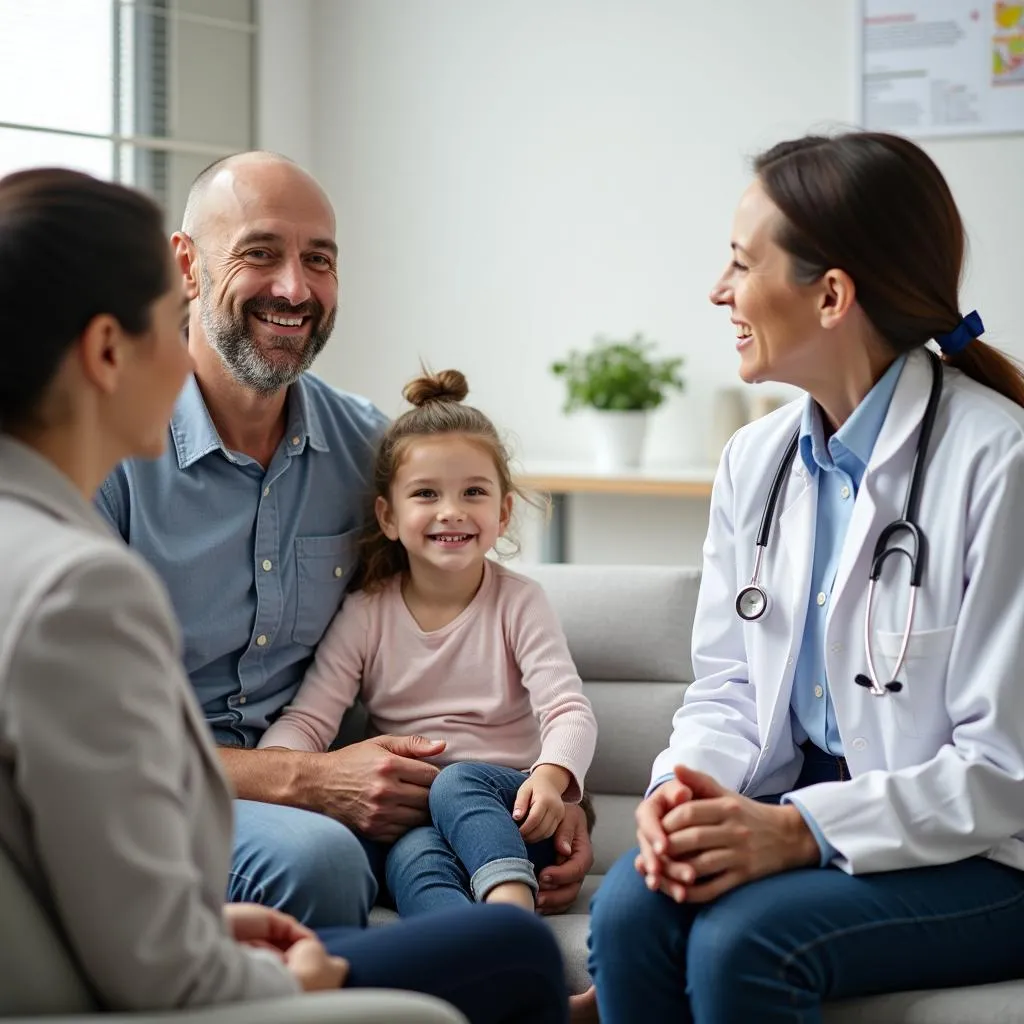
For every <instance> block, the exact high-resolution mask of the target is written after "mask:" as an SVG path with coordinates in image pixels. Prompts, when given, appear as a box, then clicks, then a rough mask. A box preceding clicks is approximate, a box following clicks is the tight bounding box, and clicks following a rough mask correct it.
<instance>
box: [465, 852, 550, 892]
mask: <svg viewBox="0 0 1024 1024" xmlns="http://www.w3.org/2000/svg"><path fill="white" fill-rule="evenodd" d="M506 882H519V883H520V884H522V885H528V886H529V887H530V889H531V890H532V891H533V893H534V895H536V893H537V888H538V886H537V876H536V875H534V873H533V865H532V864H531V863H530V862H529V861H528V860H526V858H525V857H499V858H498V859H497V860H492V861H490V862H489V863H487V864H484V866H483V867H481V868H478V869H477V870H476V871H475V872H474V874H473V877H472V878H471V879H470V880H469V888H470V890H471V891H472V893H473V899H475V900H476V901H477V903H483V901H484V900H485V899H487V894H488V893H489V892H490V891H491V890H492V889H493V888H494V887H495V886H496V885H504V884H505V883H506Z"/></svg>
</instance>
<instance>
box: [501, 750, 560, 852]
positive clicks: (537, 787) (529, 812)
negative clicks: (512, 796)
mask: <svg viewBox="0 0 1024 1024" xmlns="http://www.w3.org/2000/svg"><path fill="white" fill-rule="evenodd" d="M568 785H569V773H568V772H567V771H566V770H565V769H564V768H561V767H559V766H558V765H553V764H542V765H538V766H537V767H536V768H535V769H534V770H533V773H532V774H531V775H530V777H529V778H528V779H527V780H526V781H525V782H524V783H523V784H522V785H521V786H520V787H519V792H517V793H516V802H515V806H514V808H513V811H512V818H513V820H514V821H517V822H520V825H519V831H520V833H521V834H522V837H523V839H524V840H525V841H526V842H528V843H537V842H540V841H541V840H542V839H549V838H550V837H551V836H553V835H554V834H555V829H557V828H558V826H559V825H561V824H562V819H563V818H564V817H565V803H564V801H563V800H562V794H563V793H564V792H565V790H566V787H567V786H568ZM524 819H525V820H524Z"/></svg>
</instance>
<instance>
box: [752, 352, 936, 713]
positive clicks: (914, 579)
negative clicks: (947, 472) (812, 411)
mask: <svg viewBox="0 0 1024 1024" xmlns="http://www.w3.org/2000/svg"><path fill="white" fill-rule="evenodd" d="M928 358H929V360H930V363H931V371H932V384H931V391H930V392H929V394H928V404H927V405H926V406H925V411H924V414H923V416H922V417H921V428H920V433H919V434H918V438H917V451H916V452H915V455H914V466H913V470H912V471H911V477H910V486H909V487H908V488H907V495H906V498H905V500H904V504H903V516H902V518H900V519H896V520H894V521H893V522H891V523H889V524H888V525H887V526H886V527H885V528H884V529H883V530H882V532H881V533H880V534H879V536H878V540H877V541H876V542H875V550H874V553H873V556H872V559H871V570H870V573H869V577H868V592H867V608H866V610H865V614H864V652H865V656H866V658H867V662H868V673H869V674H868V675H867V676H864V675H860V674H858V676H857V678H856V682H857V683H858V684H859V685H862V686H864V687H866V688H867V689H868V690H869V692H870V693H871V694H873V695H874V696H876V697H884V696H885V695H887V694H889V693H896V692H898V691H899V690H900V689H902V685H903V684H902V683H899V682H896V681H895V678H894V680H893V682H890V683H887V684H885V685H883V684H882V683H881V682H879V676H878V672H877V670H876V666H875V659H874V656H873V652H872V645H871V638H872V636H873V624H874V598H875V590H876V586H877V583H878V580H879V578H880V577H881V574H882V568H883V566H884V565H885V561H886V559H888V558H889V557H890V556H891V555H898V556H902V557H905V558H907V559H908V560H909V562H910V600H909V602H908V604H907V617H906V621H905V623H904V627H903V635H902V637H901V640H900V649H899V654H898V655H897V658H896V666H895V668H894V670H893V676H894V677H895V676H897V675H899V673H900V670H901V669H902V668H903V666H904V664H905V663H906V659H907V653H908V650H909V647H910V637H911V634H912V631H913V626H914V611H915V608H916V606H917V595H918V591H919V589H920V586H921V580H922V578H923V576H924V569H925V563H926V561H927V554H928V538H927V536H926V535H925V532H924V530H922V529H921V527H920V526H919V525H918V523H917V510H918V506H919V504H920V501H921V486H922V483H923V478H924V465H925V461H926V459H927V455H928V448H929V445H930V443H931V437H932V432H933V430H934V428H935V420H936V419H937V417H938V410H939V402H940V400H941V398H942V362H941V360H940V359H939V357H938V356H937V355H936V354H935V353H934V352H931V351H928ZM799 443H800V431H799V429H798V430H797V432H796V433H795V434H794V435H793V437H792V438H791V439H790V441H789V444H788V445H787V446H786V450H785V452H784V453H783V456H782V460H781V461H780V462H779V465H778V467H777V469H776V470H775V476H774V477H773V478H772V484H771V487H770V488H769V491H768V497H767V499H766V501H765V504H764V510H763V512H762V513H761V522H760V525H759V526H758V530H757V539H756V540H755V542H754V568H753V571H752V572H751V574H750V582H749V583H748V584H747V585H746V586H745V587H742V588H741V589H740V591H739V593H738V594H737V596H736V612H737V614H738V615H739V616H740V618H741V619H743V620H744V621H746V622H756V621H758V620H759V619H761V618H762V617H763V616H764V615H765V613H766V612H767V610H768V603H769V597H768V591H767V590H766V589H765V587H764V585H763V584H762V583H761V568H762V565H763V563H764V556H765V552H766V551H767V549H768V541H769V539H770V537H771V528H772V523H773V522H774V520H775V506H776V505H777V504H778V501H779V497H780V495H781V493H782V489H783V487H784V486H785V482H786V479H787V477H788V475H789V470H790V467H791V466H792V464H793V459H794V458H795V457H796V453H797V449H798V446H799ZM897 534H908V535H909V537H910V539H911V541H912V547H913V550H912V551H908V550H907V549H906V548H903V547H900V546H899V545H894V546H892V547H890V546H889V542H890V540H891V539H892V538H893V537H894V536H895V535H897ZM746 598H753V610H752V611H750V612H748V611H747V610H746V608H747V602H746V601H745V599H746Z"/></svg>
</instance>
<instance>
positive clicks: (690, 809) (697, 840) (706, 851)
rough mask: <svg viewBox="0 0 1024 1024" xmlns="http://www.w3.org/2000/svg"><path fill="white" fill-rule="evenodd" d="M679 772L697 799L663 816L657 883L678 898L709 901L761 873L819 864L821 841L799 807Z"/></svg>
mask: <svg viewBox="0 0 1024 1024" xmlns="http://www.w3.org/2000/svg"><path fill="white" fill-rule="evenodd" d="M675 773H676V780H677V781H678V782H679V783H681V784H682V785H683V786H684V787H686V788H687V789H688V790H689V791H690V792H691V793H692V794H693V798H692V799H691V800H688V801H685V802H684V803H681V804H679V805H678V806H676V807H673V808H671V809H670V810H668V812H667V813H666V814H665V816H664V817H663V818H662V820H661V827H662V829H663V830H664V833H665V836H666V849H665V852H664V853H663V854H662V856H661V858H660V859H661V872H660V877H659V879H658V883H659V884H658V888H660V889H661V890H662V891H663V892H666V893H667V894H668V895H669V896H671V897H672V898H673V899H674V900H676V902H677V903H682V902H683V901H684V900H685V901H686V902H687V903H707V902H709V901H710V900H713V899H715V898H716V897H718V896H721V895H722V894H723V893H725V892H728V891H729V890H730V889H735V888H736V887H737V886H739V885H743V884H744V883H745V882H751V881H753V880H754V879H756V878H764V877H765V876H766V875H774V874H778V873H780V872H782V871H788V870H790V869H791V868H798V867H811V866H814V865H816V864H818V863H819V859H820V856H821V854H820V851H819V849H818V843H817V841H816V840H815V838H814V835H813V834H812V832H811V830H810V829H809V828H808V827H807V824H806V822H805V821H804V819H803V815H801V814H800V812H799V811H798V810H797V809H796V808H795V807H793V806H791V805H788V806H783V807H776V806H774V805H771V804H762V803H758V802H757V801H756V800H751V799H750V798H749V797H745V796H740V795H739V794H737V793H734V792H732V791H731V790H728V789H725V788H724V787H723V786H720V785H719V784H718V783H717V782H716V781H715V780H714V779H713V778H711V776H710V775H704V774H703V773H701V772H695V771H692V770H691V769H689V768H685V767H683V766H677V767H676V769H675Z"/></svg>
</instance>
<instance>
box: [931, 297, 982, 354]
mask: <svg viewBox="0 0 1024 1024" xmlns="http://www.w3.org/2000/svg"><path fill="white" fill-rule="evenodd" d="M984 333H985V325H984V324H983V323H982V322H981V317H980V316H978V311H977V310H976V309H972V310H971V312H970V313H968V314H967V316H965V317H964V318H963V319H962V320H961V321H960V323H958V324H957V325H956V327H954V328H953V330H951V331H950V332H949V333H948V334H936V335H935V340H936V341H937V342H938V345H939V348H941V349H942V351H943V352H945V353H946V355H947V356H955V355H956V354H957V352H963V350H964V349H965V348H967V346H968V345H970V343H971V342H972V341H975V340H976V339H977V338H978V337H979V336H980V335H982V334H984Z"/></svg>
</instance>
